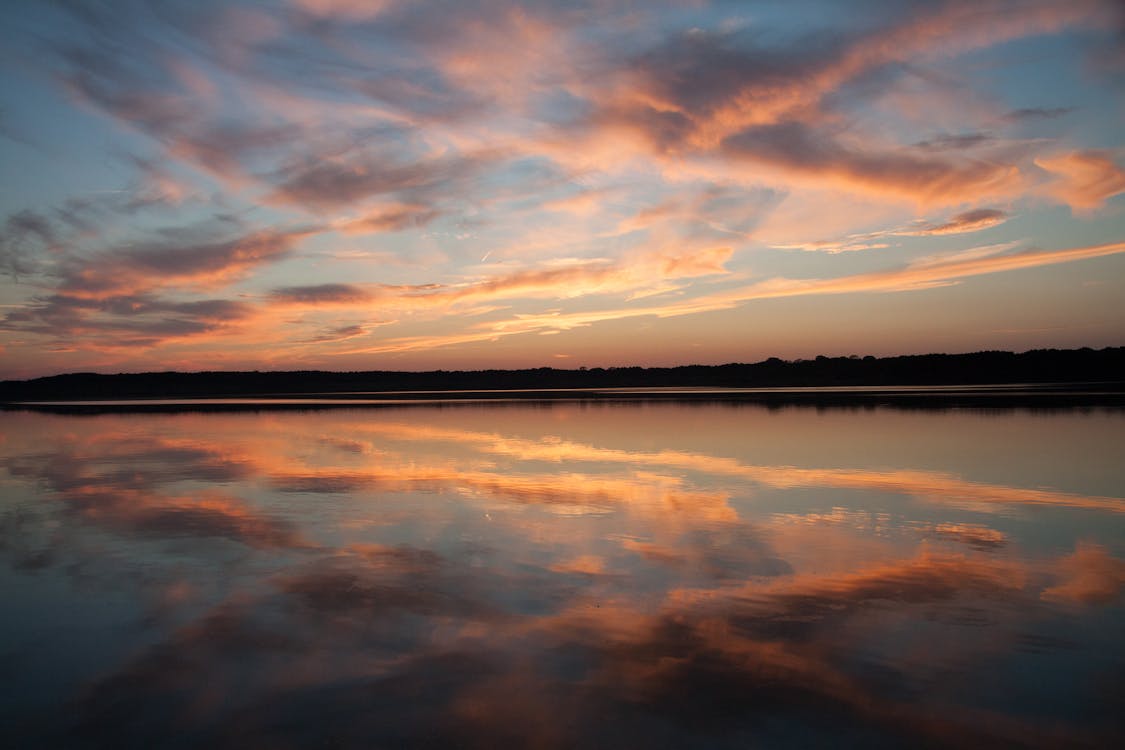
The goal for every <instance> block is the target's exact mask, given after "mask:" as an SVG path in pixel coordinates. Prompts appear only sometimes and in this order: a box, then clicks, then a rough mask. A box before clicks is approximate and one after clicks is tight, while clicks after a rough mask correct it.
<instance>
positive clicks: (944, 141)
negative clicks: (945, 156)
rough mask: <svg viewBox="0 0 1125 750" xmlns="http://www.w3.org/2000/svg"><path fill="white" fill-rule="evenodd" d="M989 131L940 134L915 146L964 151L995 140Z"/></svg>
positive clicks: (929, 149)
mask: <svg viewBox="0 0 1125 750" xmlns="http://www.w3.org/2000/svg"><path fill="white" fill-rule="evenodd" d="M993 140H994V138H993V136H991V135H989V134H987V133H962V134H961V135H939V136H936V137H934V138H929V139H927V140H924V141H918V142H917V143H915V144H914V147H915V148H921V149H926V150H928V151H962V150H965V149H970V148H973V147H975V146H981V145H983V144H985V143H989V142H991V141H993Z"/></svg>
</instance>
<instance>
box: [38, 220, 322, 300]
mask: <svg viewBox="0 0 1125 750" xmlns="http://www.w3.org/2000/svg"><path fill="white" fill-rule="evenodd" d="M310 233H311V231H310V230H307V229H306V230H290V231H274V230H265V231H261V232H256V233H251V234H246V235H243V236H240V237H235V238H233V239H229V240H222V241H218V242H207V241H202V242H195V243H191V244H184V243H181V242H174V243H169V242H163V243H151V244H147V245H142V246H140V247H121V248H117V249H114V250H109V251H106V252H102V253H99V254H97V255H95V256H93V257H90V258H74V259H71V260H69V261H68V262H66V263H64V265H63V267H62V271H61V275H62V280H61V282H60V284H59V286H58V290H59V292H60V293H62V294H65V295H67V296H72V297H88V298H92V299H99V298H101V299H104V298H107V297H113V296H122V295H128V294H138V293H144V292H148V291H152V290H155V289H161V288H167V287H190V288H200V289H207V288H215V287H218V286H222V285H224V284H227V283H229V282H231V281H233V280H235V279H238V278H240V277H242V276H245V275H246V274H248V273H250V272H251V271H253V270H256V269H258V268H260V267H261V266H264V265H268V264H271V263H276V262H277V261H279V260H282V259H284V258H286V257H288V256H289V254H290V253H291V252H292V250H293V248H294V246H295V245H296V244H297V242H299V241H300V240H301V239H303V238H304V237H306V236H308V235H309V234H310Z"/></svg>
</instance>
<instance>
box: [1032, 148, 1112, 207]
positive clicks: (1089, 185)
mask: <svg viewBox="0 0 1125 750" xmlns="http://www.w3.org/2000/svg"><path fill="white" fill-rule="evenodd" d="M1035 163H1036V164H1037V165H1038V166H1040V167H1042V168H1043V169H1045V170H1047V171H1048V172H1050V173H1051V174H1053V175H1055V180H1054V181H1053V182H1051V183H1049V184H1048V185H1047V186H1046V188H1045V189H1046V191H1047V192H1048V193H1049V194H1050V195H1052V196H1054V197H1055V198H1057V199H1059V200H1060V201H1062V202H1063V203H1065V204H1067V205H1068V206H1071V207H1072V208H1076V209H1079V210H1081V211H1092V210H1094V209H1095V208H1098V207H1099V206H1101V205H1102V204H1103V203H1105V202H1106V200H1108V199H1109V198H1112V197H1113V196H1115V195H1120V194H1121V193H1123V192H1125V169H1122V168H1121V167H1120V166H1119V165H1118V164H1117V162H1115V161H1114V160H1113V158H1112V157H1111V156H1110V154H1109V153H1108V152H1106V151H1073V152H1071V153H1068V154H1062V155H1059V156H1052V157H1042V158H1039V159H1036V160H1035Z"/></svg>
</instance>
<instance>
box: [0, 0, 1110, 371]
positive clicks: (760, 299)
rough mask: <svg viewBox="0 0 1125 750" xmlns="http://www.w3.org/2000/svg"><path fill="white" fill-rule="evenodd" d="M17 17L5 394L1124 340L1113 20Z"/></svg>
mask: <svg viewBox="0 0 1125 750" xmlns="http://www.w3.org/2000/svg"><path fill="white" fill-rule="evenodd" d="M3 13H4V16H5V20H4V23H2V24H0V173H2V177H3V179H2V180H0V378H26V377H35V376H40V375H50V374H55V373H62V372H73V371H95V372H136V371H151V370H225V369H239V370H244V369H282V370H289V369H329V370H366V369H389V370H423V369H425V370H428V369H484V368H494V367H497V368H515V367H540V366H553V367H567V368H571V367H598V366H600V367H612V366H627V365H644V366H656V365H679V364H690V363H702V364H717V363H724V362H754V361H760V360H762V359H766V358H768V357H772V356H778V357H782V358H786V359H796V358H811V357H814V356H817V355H822V354H823V355H830V356H839V355H852V354H857V355H861V356H863V355H868V354H873V355H876V356H882V355H894V354H908V353H926V352H964V351H979V350H984V349H1007V350H1017V351H1022V350H1026V349H1032V348H1044V347H1056V348H1071V347H1082V346H1091V347H1104V346H1120V345H1123V344H1125V5H1122V4H1121V3H1120V2H1118V0H1067V1H1065V2H1064V1H1062V0H1059V1H1057V2H1041V1H1038V0H1018V1H1017V0H968V1H961V0H951V1H949V2H932V1H928V2H909V1H903V0H895V1H894V2H891V1H889V0H852V1H850V2H847V3H839V2H833V1H829V0H824V1H823V2H814V1H805V0H786V1H785V2H774V1H772V0H760V1H757V2H755V1H750V0H744V1H743V2H722V1H720V2H711V3H708V2H702V1H695V0H684V1H683V2H675V1H673V2H624V1H617V0H590V1H581V0H579V1H575V2H550V1H548V0H542V1H540V2H524V3H516V2H510V1H508V2H500V1H496V0H459V1H457V2H406V1H404V0H288V1H286V0H276V1H275V2H210V1H208V0H190V1H184V2H152V1H149V0H143V1H142V0H137V1H135V2H134V1H133V0H111V1H108V2H96V1H95V0H83V1H81V2H79V1H78V0H74V1H73V2H62V1H47V0H35V1H34V2H31V1H25V0H15V1H14V2H11V1H10V2H7V3H5V5H4V9H3Z"/></svg>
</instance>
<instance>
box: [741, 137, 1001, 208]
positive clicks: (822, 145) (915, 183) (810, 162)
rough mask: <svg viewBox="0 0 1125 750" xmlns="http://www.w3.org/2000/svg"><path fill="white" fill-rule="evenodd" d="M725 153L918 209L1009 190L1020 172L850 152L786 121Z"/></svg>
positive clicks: (900, 154) (968, 162)
mask: <svg viewBox="0 0 1125 750" xmlns="http://www.w3.org/2000/svg"><path fill="white" fill-rule="evenodd" d="M722 150H723V152H724V153H725V154H727V155H729V156H731V157H733V158H739V159H748V160H751V161H756V162H763V163H765V164H768V165H771V166H775V167H781V168H783V169H785V170H788V171H791V172H794V173H796V174H807V175H812V176H816V177H819V178H823V179H828V180H835V181H839V182H840V183H841V184H845V185H850V186H853V187H856V188H860V189H867V190H873V191H876V192H879V193H883V194H888V195H896V194H897V195H900V196H907V197H910V198H912V199H914V200H916V201H918V202H919V203H921V204H923V205H928V204H941V203H959V202H962V201H964V200H971V199H973V198H979V197H984V196H989V195H996V194H1007V193H1010V192H1012V191H1014V190H1015V189H1016V188H1017V185H1018V183H1019V180H1020V178H1019V170H1018V169H1017V168H1016V167H1015V166H1012V165H1009V164H1003V163H996V162H988V161H983V160H979V159H958V160H948V159H942V158H938V157H936V156H932V155H928V156H919V155H914V154H912V153H910V152H909V151H904V150H897V151H889V150H884V151H873V150H864V149H858V148H849V147H846V146H844V145H842V144H840V143H839V142H837V141H835V140H834V139H833V138H831V136H829V135H828V134H827V133H824V132H817V131H815V130H813V129H812V128H810V127H809V126H808V125H805V124H803V123H800V122H795V121H790V122H784V123H777V124H773V125H763V126H757V127H752V128H749V129H747V130H744V131H742V132H740V133H736V134H734V135H731V136H729V137H727V138H726V139H724V140H723V143H722Z"/></svg>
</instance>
